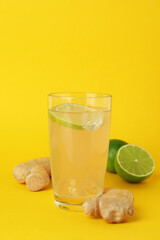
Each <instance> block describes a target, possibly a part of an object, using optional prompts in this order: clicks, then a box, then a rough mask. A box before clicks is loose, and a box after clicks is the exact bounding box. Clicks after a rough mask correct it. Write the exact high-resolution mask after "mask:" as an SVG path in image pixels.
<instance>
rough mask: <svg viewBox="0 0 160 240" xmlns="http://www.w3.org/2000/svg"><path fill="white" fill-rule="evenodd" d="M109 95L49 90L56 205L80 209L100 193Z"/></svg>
mask: <svg viewBox="0 0 160 240" xmlns="http://www.w3.org/2000/svg"><path fill="white" fill-rule="evenodd" d="M110 115H111V95H109V94H102V93H51V94H49V136H50V161H51V172H52V183H53V191H54V197H55V203H56V205H57V206H59V207H61V208H63V209H68V210H75V211H78V210H81V206H82V204H83V202H84V201H85V200H87V199H89V198H91V197H97V196H99V195H101V194H102V192H103V188H104V181H105V173H106V165H107V156H108V145H109V131H110Z"/></svg>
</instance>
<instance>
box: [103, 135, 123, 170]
mask: <svg viewBox="0 0 160 240" xmlns="http://www.w3.org/2000/svg"><path fill="white" fill-rule="evenodd" d="M125 144H127V143H126V142H124V141H122V140H119V139H111V140H110V141H109V152H108V162H107V170H108V171H109V172H113V173H116V169H115V166H114V162H115V157H116V154H117V152H118V149H119V148H120V147H122V146H123V145H125Z"/></svg>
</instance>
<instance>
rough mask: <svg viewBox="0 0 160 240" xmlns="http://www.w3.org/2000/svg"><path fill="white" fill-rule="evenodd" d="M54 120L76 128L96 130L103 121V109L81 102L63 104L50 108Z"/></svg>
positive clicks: (51, 117) (50, 115) (50, 116)
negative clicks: (81, 103)
mask: <svg viewBox="0 0 160 240" xmlns="http://www.w3.org/2000/svg"><path fill="white" fill-rule="evenodd" d="M49 118H50V119H51V120H53V121H54V122H56V123H58V124H61V125H63V126H66V127H70V128H74V129H86V130H90V131H91V130H96V129H98V128H99V127H100V126H101V125H102V123H103V111H101V110H97V109H94V108H90V107H88V106H84V105H80V104H62V105H59V106H57V107H56V108H54V109H51V110H49Z"/></svg>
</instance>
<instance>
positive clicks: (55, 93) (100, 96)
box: [48, 92, 112, 99]
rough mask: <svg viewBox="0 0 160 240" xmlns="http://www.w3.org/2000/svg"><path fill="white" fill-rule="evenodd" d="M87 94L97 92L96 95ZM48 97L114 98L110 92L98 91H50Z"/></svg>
mask: <svg viewBox="0 0 160 240" xmlns="http://www.w3.org/2000/svg"><path fill="white" fill-rule="evenodd" d="M65 94H86V96H65ZM87 94H90V95H92V94H95V96H87ZM48 97H56V98H66V99H69V98H70V99H73V98H74V99H75V98H79V99H85V98H112V95H111V94H108V93H97V92H54V93H49V94H48Z"/></svg>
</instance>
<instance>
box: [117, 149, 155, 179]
mask: <svg viewBox="0 0 160 240" xmlns="http://www.w3.org/2000/svg"><path fill="white" fill-rule="evenodd" d="M154 166H155V164H154V160H153V158H152V157H151V155H150V154H149V153H148V152H147V151H146V150H145V149H143V148H141V147H139V146H136V145H132V144H127V145H125V146H122V147H121V148H120V149H119V150H118V152H117V156H116V160H115V169H116V171H117V173H118V175H119V176H120V177H121V178H123V179H124V180H126V181H127V182H135V183H136V182H141V181H142V180H144V179H146V178H148V177H149V176H150V175H151V174H152V173H153V171H154Z"/></svg>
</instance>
